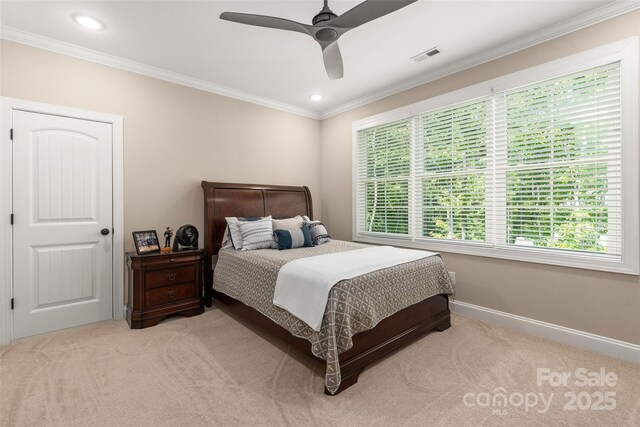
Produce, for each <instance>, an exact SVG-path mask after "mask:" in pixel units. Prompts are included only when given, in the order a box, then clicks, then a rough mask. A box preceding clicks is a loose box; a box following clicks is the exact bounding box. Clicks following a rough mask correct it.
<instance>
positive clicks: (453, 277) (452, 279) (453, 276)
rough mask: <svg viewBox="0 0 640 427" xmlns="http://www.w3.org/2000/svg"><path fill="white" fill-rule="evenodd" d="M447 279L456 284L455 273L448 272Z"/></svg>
mask: <svg viewBox="0 0 640 427" xmlns="http://www.w3.org/2000/svg"><path fill="white" fill-rule="evenodd" d="M449 277H451V281H452V282H453V284H454V285H455V284H456V272H455V271H450V272H449Z"/></svg>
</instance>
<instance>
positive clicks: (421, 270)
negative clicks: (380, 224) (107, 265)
mask: <svg viewBox="0 0 640 427" xmlns="http://www.w3.org/2000/svg"><path fill="white" fill-rule="evenodd" d="M363 247H366V245H362V244H358V243H351V242H345V241H340V240H332V241H330V242H328V243H325V244H323V245H320V246H314V247H311V248H299V249H290V250H284V251H278V250H274V249H263V250H256V251H236V250H234V249H223V250H221V251H220V253H219V256H218V263H217V264H216V267H215V270H214V277H213V287H214V289H215V290H217V291H219V292H223V293H225V294H227V295H229V296H230V297H232V298H235V299H237V300H239V301H242V302H243V303H244V304H246V305H248V306H250V307H253V308H254V309H256V310H258V311H259V312H260V313H262V314H263V315H265V316H266V317H268V318H269V319H271V320H273V321H274V322H276V323H277V324H279V325H280V326H282V327H283V328H285V329H287V330H288V331H289V332H291V333H292V334H293V335H295V336H297V337H301V338H304V339H306V340H308V341H310V342H311V350H312V352H313V354H314V355H316V356H318V357H320V358H322V359H324V360H326V361H327V369H326V375H325V384H326V387H327V390H329V392H331V393H335V391H336V390H337V389H338V387H339V386H340V364H339V360H338V355H339V354H340V353H342V352H344V351H347V350H349V349H350V348H351V347H352V345H353V341H352V340H351V338H352V337H353V336H354V335H355V334H357V333H358V332H362V331H366V330H369V329H372V328H373V327H375V326H376V325H377V324H378V322H380V321H381V320H383V319H384V318H386V317H389V316H391V315H393V314H395V313H397V312H398V311H400V310H402V309H403V308H406V307H409V306H410V305H413V304H415V303H418V302H420V301H422V300H424V299H427V298H429V297H432V296H434V295H437V294H447V295H452V294H453V293H454V287H453V283H452V282H451V279H450V278H449V274H448V273H447V269H446V268H445V265H444V262H443V261H442V259H441V258H440V257H439V256H432V257H429V258H423V259H420V260H417V261H413V262H409V263H406V264H401V265H396V266H393V267H389V268H385V269H383V270H378V271H374V272H371V273H367V274H364V275H362V276H358V277H354V278H353V279H349V280H343V281H341V282H338V283H337V284H336V285H335V286H334V287H333V288H332V289H331V292H330V294H329V300H328V302H327V308H326V310H325V314H324V318H323V320H322V327H321V329H320V332H316V331H314V330H313V329H311V328H310V327H309V325H307V324H306V323H304V322H303V321H301V320H300V319H298V318H296V317H295V316H293V315H292V314H290V313H289V312H287V311H285V310H283V309H281V308H279V307H276V306H275V305H273V294H274V290H275V285H276V279H277V277H278V270H279V269H280V267H282V266H283V265H284V264H286V263H287V262H289V261H291V260H294V259H298V258H304V257H309V256H315V255H322V254H327V253H334V252H343V251H348V250H353V249H359V248H363Z"/></svg>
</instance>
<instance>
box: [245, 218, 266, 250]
mask: <svg viewBox="0 0 640 427" xmlns="http://www.w3.org/2000/svg"><path fill="white" fill-rule="evenodd" d="M237 224H238V229H239V230H240V234H241V236H242V250H243V251H251V250H254V249H270V248H271V245H272V243H273V226H272V225H271V217H270V216H268V217H266V218H263V219H259V220H257V221H238V222H237Z"/></svg>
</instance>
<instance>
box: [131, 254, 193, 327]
mask: <svg viewBox="0 0 640 427" xmlns="http://www.w3.org/2000/svg"><path fill="white" fill-rule="evenodd" d="M203 259H204V249H197V250H184V251H179V252H173V253H169V254H150V255H138V254H136V253H135V252H129V253H127V265H128V266H129V284H128V285H129V288H128V292H127V305H126V309H125V311H126V318H127V323H129V326H130V327H131V328H133V329H141V328H146V327H148V326H155V325H157V324H158V322H160V321H161V320H163V319H164V318H165V317H167V316H169V315H171V314H182V315H183V316H187V317H191V316H195V315H196V314H201V313H202V312H203V311H204V305H203V303H202V302H203V301H202V261H203Z"/></svg>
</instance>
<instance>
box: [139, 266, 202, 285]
mask: <svg viewBox="0 0 640 427" xmlns="http://www.w3.org/2000/svg"><path fill="white" fill-rule="evenodd" d="M195 277H196V267H195V266H194V265H188V266H185V267H176V268H165V269H162V270H154V271H148V272H146V273H145V281H146V285H147V289H152V288H159V287H161V286H167V285H173V284H177V283H184V282H192V281H193V279H194V278H195Z"/></svg>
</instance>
